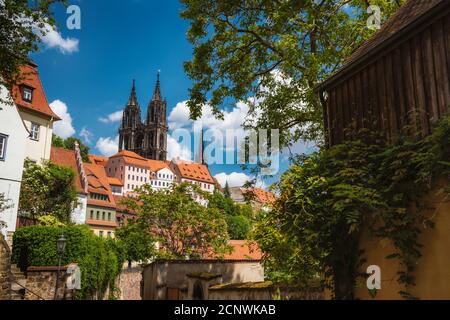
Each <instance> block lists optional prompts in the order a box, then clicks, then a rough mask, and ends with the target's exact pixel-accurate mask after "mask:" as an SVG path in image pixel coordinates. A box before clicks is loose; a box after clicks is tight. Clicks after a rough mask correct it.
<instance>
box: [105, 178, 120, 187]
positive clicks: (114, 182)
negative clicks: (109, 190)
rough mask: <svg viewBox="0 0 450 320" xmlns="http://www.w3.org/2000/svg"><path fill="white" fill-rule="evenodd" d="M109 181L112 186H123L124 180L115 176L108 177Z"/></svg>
mask: <svg viewBox="0 0 450 320" xmlns="http://www.w3.org/2000/svg"><path fill="white" fill-rule="evenodd" d="M108 183H109V184H110V185H111V186H123V183H122V181H120V179H118V178H114V177H108Z"/></svg>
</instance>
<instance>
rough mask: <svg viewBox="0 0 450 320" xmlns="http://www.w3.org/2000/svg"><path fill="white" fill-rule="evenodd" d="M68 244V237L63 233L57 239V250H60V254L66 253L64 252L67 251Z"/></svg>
mask: <svg viewBox="0 0 450 320" xmlns="http://www.w3.org/2000/svg"><path fill="white" fill-rule="evenodd" d="M66 244H67V240H66V238H64V235H61V236H60V237H59V239H58V240H57V241H56V250H57V251H58V254H64V252H66Z"/></svg>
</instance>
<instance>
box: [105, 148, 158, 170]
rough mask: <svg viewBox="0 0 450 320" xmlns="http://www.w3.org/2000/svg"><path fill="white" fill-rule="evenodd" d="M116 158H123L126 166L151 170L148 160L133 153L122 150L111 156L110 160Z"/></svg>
mask: <svg viewBox="0 0 450 320" xmlns="http://www.w3.org/2000/svg"><path fill="white" fill-rule="evenodd" d="M114 158H123V160H124V161H125V163H126V164H130V165H134V166H139V167H142V168H149V164H148V160H147V159H145V158H143V157H141V156H140V155H138V154H137V153H134V152H132V151H127V150H122V151H120V152H119V153H116V154H115V155H113V156H111V157H110V158H109V159H114Z"/></svg>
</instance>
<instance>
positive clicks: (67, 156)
mask: <svg viewBox="0 0 450 320" xmlns="http://www.w3.org/2000/svg"><path fill="white" fill-rule="evenodd" d="M50 160H51V161H52V162H53V163H54V164H57V165H59V166H63V167H67V168H70V169H72V170H73V172H74V173H75V188H76V190H77V192H78V193H84V189H83V186H82V181H81V177H80V173H79V172H78V166H77V160H76V155H75V151H74V150H66V149H62V148H56V147H52V149H51V153H50Z"/></svg>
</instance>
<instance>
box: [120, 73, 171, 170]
mask: <svg viewBox="0 0 450 320" xmlns="http://www.w3.org/2000/svg"><path fill="white" fill-rule="evenodd" d="M166 109H167V102H166V99H163V97H162V95H161V84H160V80H159V72H158V78H157V81H156V87H155V91H154V93H153V97H152V99H151V100H150V103H149V104H148V108H147V117H146V120H145V122H142V120H141V108H140V106H139V103H138V101H137V97H136V84H135V81H134V80H133V87H132V89H131V94H130V98H129V100H128V103H127V105H126V107H125V109H124V111H123V117H122V124H121V126H120V128H119V151H122V150H129V151H133V152H135V153H137V154H139V155H140V156H142V157H144V158H147V159H153V160H162V161H165V160H167V131H168V126H167V115H166V112H167V111H166Z"/></svg>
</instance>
